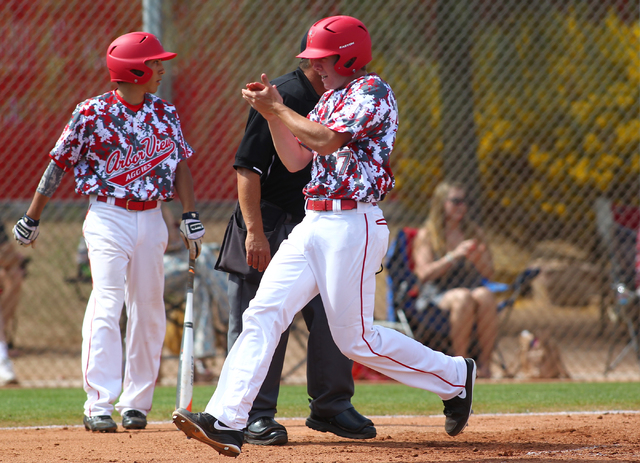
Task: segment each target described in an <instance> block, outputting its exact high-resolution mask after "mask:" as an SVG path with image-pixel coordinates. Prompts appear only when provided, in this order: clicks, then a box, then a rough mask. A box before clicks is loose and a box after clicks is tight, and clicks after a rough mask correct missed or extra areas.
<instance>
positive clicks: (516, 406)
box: [0, 382, 640, 428]
mask: <svg viewBox="0 0 640 463" xmlns="http://www.w3.org/2000/svg"><path fill="white" fill-rule="evenodd" d="M214 389H215V387H214V386H196V387H195V388H194V395H193V410H194V411H202V410H203V409H204V407H205V406H206V404H207V402H208V400H209V398H210V397H211V394H212V393H213V391H214ZM639 397H640V383H572V382H550V383H509V384H502V383H499V384H490V383H481V384H478V385H476V394H475V400H474V412H475V413H477V414H486V413H529V412H538V413H542V412H559V411H570V412H578V411H607V410H640V400H639ZM307 398H308V397H307V394H306V386H293V385H283V386H281V388H280V397H279V407H278V415H277V417H306V416H307V415H308V414H309V409H308V406H307V404H308V400H307ZM84 400H85V394H84V391H83V390H82V389H19V388H15V389H0V404H2V407H0V427H3V428H6V427H19V426H50V425H80V424H81V423H82V405H83V403H84ZM175 400H176V390H175V388H173V387H158V388H156V392H155V396H154V403H153V410H152V411H151V412H150V413H149V420H150V421H169V420H170V417H171V412H172V411H173V410H174V408H175ZM352 402H353V404H354V405H355V406H356V408H357V409H358V411H360V412H361V413H363V414H364V415H369V416H381V415H382V416H384V415H392V416H393V415H438V414H441V413H442V402H441V401H440V400H439V399H438V397H437V396H436V395H434V394H430V393H427V392H424V391H421V390H418V389H414V388H410V387H407V386H404V385H401V384H398V383H375V384H365V383H358V384H357V385H356V393H355V396H354V397H353V401H352ZM116 418H117V417H116V416H114V419H116ZM116 421H118V420H117V419H116Z"/></svg>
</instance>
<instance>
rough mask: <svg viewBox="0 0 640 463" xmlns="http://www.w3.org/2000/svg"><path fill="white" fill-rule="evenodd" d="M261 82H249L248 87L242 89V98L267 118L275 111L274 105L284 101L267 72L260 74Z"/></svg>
mask: <svg viewBox="0 0 640 463" xmlns="http://www.w3.org/2000/svg"><path fill="white" fill-rule="evenodd" d="M260 80H261V82H249V83H248V84H247V85H246V87H247V88H246V89H242V98H244V99H245V100H246V101H247V103H249V104H250V105H251V107H252V108H253V109H255V110H256V111H258V112H259V113H260V114H262V115H263V116H264V117H265V118H266V119H268V117H267V116H268V115H270V114H272V113H273V107H274V105H276V104H278V103H282V96H281V95H280V93H279V92H278V89H277V88H276V86H275V85H271V82H269V79H268V77H267V75H266V74H264V73H263V74H262V75H261V76H260Z"/></svg>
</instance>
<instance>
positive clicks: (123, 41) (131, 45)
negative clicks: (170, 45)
mask: <svg viewBox="0 0 640 463" xmlns="http://www.w3.org/2000/svg"><path fill="white" fill-rule="evenodd" d="M175 57H176V54H175V53H169V52H167V51H165V50H164V48H163V47H162V44H161V43H160V41H159V40H158V38H157V37H156V36H155V35H153V34H150V33H148V32H131V33H129V34H125V35H122V36H120V37H118V38H117V39H115V40H114V41H113V42H111V44H110V45H109V48H107V67H108V68H109V74H110V75H111V82H130V83H132V84H145V83H147V82H148V81H149V79H151V76H152V75H153V71H152V70H151V69H149V67H148V66H147V65H146V64H144V63H145V61H149V60H154V59H159V60H162V61H166V60H170V59H173V58H175Z"/></svg>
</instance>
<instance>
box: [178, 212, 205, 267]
mask: <svg viewBox="0 0 640 463" xmlns="http://www.w3.org/2000/svg"><path fill="white" fill-rule="evenodd" d="M180 233H181V234H182V240H183V241H184V245H185V246H186V247H187V249H189V251H191V249H192V248H193V249H194V250H195V256H196V258H198V256H199V255H200V250H201V249H202V237H203V236H204V225H202V222H200V216H199V214H198V213H197V212H185V213H184V214H182V222H180Z"/></svg>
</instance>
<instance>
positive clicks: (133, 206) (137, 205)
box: [97, 196, 158, 211]
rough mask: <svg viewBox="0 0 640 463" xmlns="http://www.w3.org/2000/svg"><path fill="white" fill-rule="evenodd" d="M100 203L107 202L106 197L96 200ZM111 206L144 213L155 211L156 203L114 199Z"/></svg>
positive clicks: (99, 197)
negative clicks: (150, 210)
mask: <svg viewBox="0 0 640 463" xmlns="http://www.w3.org/2000/svg"><path fill="white" fill-rule="evenodd" d="M97 200H98V201H99V202H101V203H106V202H108V201H109V199H108V196H98V199H97ZM114 200H115V201H114V202H113V204H114V205H116V206H118V207H122V208H124V209H126V210H128V211H146V210H149V209H155V208H156V207H157V206H158V201H133V200H132V199H124V198H114Z"/></svg>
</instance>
